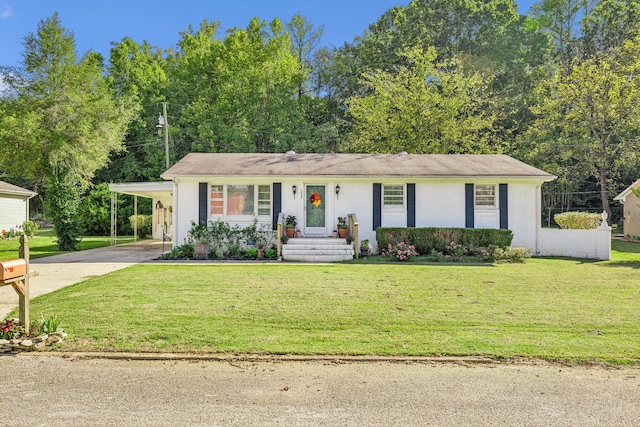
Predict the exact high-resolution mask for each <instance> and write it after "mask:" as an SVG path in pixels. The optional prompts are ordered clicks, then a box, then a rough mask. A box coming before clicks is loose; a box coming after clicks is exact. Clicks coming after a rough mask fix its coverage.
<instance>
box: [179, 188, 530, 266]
mask: <svg viewBox="0 0 640 427" xmlns="http://www.w3.org/2000/svg"><path fill="white" fill-rule="evenodd" d="M205 181H206V180H205V179H202V178H201V179H196V178H192V179H189V180H185V179H180V180H177V182H176V188H175V189H174V207H175V208H174V227H175V228H174V232H175V238H174V242H175V244H182V243H183V242H184V239H185V238H186V237H187V233H188V231H189V229H190V228H191V221H194V222H197V221H198V183H199V182H205ZM208 182H209V183H216V184H239V183H252V184H273V182H280V183H281V184H282V202H281V203H282V205H281V211H282V213H283V214H284V215H285V216H286V215H295V216H296V217H297V219H298V228H299V229H300V230H304V217H305V205H306V195H305V185H306V184H311V185H314V184H315V185H318V184H324V185H326V194H325V199H324V200H323V203H324V206H325V209H326V219H327V221H326V230H325V231H326V235H327V236H329V235H331V232H332V230H333V229H335V228H336V226H337V217H339V216H347V215H348V214H351V213H355V214H356V215H357V218H358V222H359V238H360V239H361V240H362V239H368V240H369V241H370V242H371V243H372V245H373V247H375V231H373V183H374V182H376V183H381V184H407V183H415V185H416V200H415V202H416V227H464V226H465V183H474V180H473V178H456V179H453V178H452V179H420V180H417V179H398V178H392V179H385V178H378V177H374V178H370V179H364V178H361V179H354V178H345V179H341V178H335V177H332V178H330V179H326V178H324V179H322V178H317V179H314V178H310V179H308V180H307V179H304V178H297V179H279V178H277V177H276V178H273V177H267V178H264V177H262V178H251V177H242V178H234V177H216V178H215V179H213V178H211V179H209V180H208ZM482 183H491V184H496V185H498V184H504V183H506V184H508V192H509V195H508V202H509V217H508V220H509V229H511V230H512V231H513V234H514V239H513V246H522V247H527V248H529V249H531V250H532V252H534V253H535V251H536V250H537V248H536V237H537V232H538V229H539V226H538V225H539V221H540V219H539V218H540V212H539V208H538V203H539V202H538V200H539V192H540V189H539V185H540V182H539V181H538V180H506V179H496V180H493V181H490V182H487V181H486V180H483V181H482ZM337 184H338V185H340V194H339V196H338V197H336V195H335V186H336V185H337ZM293 185H295V186H296V188H297V192H296V196H295V199H294V196H293V192H292V186H293ZM405 197H406V187H405ZM272 200H273V199H272ZM405 208H406V203H405ZM491 215H493V216H492V217H491V221H492V224H493V225H495V226H496V227H497V226H498V225H499V224H498V222H497V221H498V219H499V216H498V211H497V210H494V211H493V212H491ZM402 216H403V217H402V218H399V217H396V218H393V220H394V221H395V223H399V224H401V226H405V225H406V209H405V210H404V211H402ZM477 219H478V217H477V216H476V220H477ZM223 220H227V219H225V218H223ZM390 221H391V218H385V217H384V212H383V225H386V223H385V222H388V223H389V224H391V223H390ZM232 224H233V223H232Z"/></svg>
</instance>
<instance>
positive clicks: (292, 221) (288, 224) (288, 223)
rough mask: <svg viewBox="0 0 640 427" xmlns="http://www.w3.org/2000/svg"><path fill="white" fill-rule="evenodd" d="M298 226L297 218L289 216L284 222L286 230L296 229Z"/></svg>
mask: <svg viewBox="0 0 640 427" xmlns="http://www.w3.org/2000/svg"><path fill="white" fill-rule="evenodd" d="M296 225H298V221H296V216H295V215H287V217H286V218H285V220H284V226H285V228H296Z"/></svg>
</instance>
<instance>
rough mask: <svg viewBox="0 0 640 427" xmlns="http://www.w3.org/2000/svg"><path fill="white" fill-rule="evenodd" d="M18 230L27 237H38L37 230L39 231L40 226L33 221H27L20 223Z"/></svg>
mask: <svg viewBox="0 0 640 427" xmlns="http://www.w3.org/2000/svg"><path fill="white" fill-rule="evenodd" d="M20 228H21V229H22V232H23V233H24V234H25V235H26V236H27V237H35V236H37V235H38V230H39V229H40V226H39V225H38V224H36V223H35V222H33V221H29V220H27V221H25V222H23V223H22V225H21V226H20Z"/></svg>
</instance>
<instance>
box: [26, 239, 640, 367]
mask: <svg viewBox="0 0 640 427" xmlns="http://www.w3.org/2000/svg"><path fill="white" fill-rule="evenodd" d="M614 248H615V250H614V252H613V255H614V259H613V260H611V261H606V262H594V261H588V260H575V259H552V258H547V259H545V258H537V259H531V260H529V261H528V262H527V263H526V264H498V265H485V266H482V265H455V264H445V265H437V264H432V265H425V264H419V263H415V264H414V263H409V264H402V263H389V264H334V265H292V264H249V265H247V264H215V265H138V266H134V267H131V268H128V269H125V270H121V271H118V272H115V273H112V274H109V275H106V276H103V277H99V278H94V279H90V280H88V281H85V282H82V283H80V284H77V285H74V286H70V287H68V288H65V289H61V290H59V291H57V292H54V293H52V294H49V295H45V296H42V297H39V298H36V299H34V300H33V301H32V306H31V312H32V313H33V315H34V316H39V315H40V313H43V314H45V315H51V314H54V313H55V314H57V315H58V316H59V317H60V318H61V319H62V321H63V327H64V328H65V330H66V331H67V332H68V333H69V339H68V340H67V341H66V342H65V343H64V344H63V346H62V347H61V349H63V350H102V351H152V352H155V351H159V352H241V353H270V354H289V353H295V354H345V355H352V354H381V355H474V356H475V355H481V356H488V357H493V358H512V357H520V356H524V357H535V358H543V359H549V360H563V361H570V362H584V361H602V362H609V363H618V364H637V363H640V275H639V274H638V269H639V268H640V254H639V253H638V251H640V244H633V243H620V242H614Z"/></svg>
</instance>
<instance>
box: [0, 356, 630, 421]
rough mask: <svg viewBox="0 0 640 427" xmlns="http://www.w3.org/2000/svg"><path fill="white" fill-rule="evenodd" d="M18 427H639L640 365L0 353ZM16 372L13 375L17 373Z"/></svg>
mask: <svg viewBox="0 0 640 427" xmlns="http://www.w3.org/2000/svg"><path fill="white" fill-rule="evenodd" d="M0 366H1V367H2V371H3V372H4V373H5V375H3V376H1V377H0V387H2V389H3V390H5V392H6V394H5V397H4V398H3V399H0V413H2V414H5V415H4V416H3V417H2V418H0V425H7V426H45V425H46V426H86V425H92V426H111V425H120V426H180V425H189V426H217V425H220V426H247V425H261V426H276V425H278V426H280V425H296V426H319V425H320V426H322V425H326V426H329V425H330V426H335V425H341V426H351V425H354V426H355V425H377V426H397V425H431V426H451V425H478V426H485V425H486V426H500V425H504V426H507V425H508V426H513V425H520V426H540V425H554V426H600V425H608V426H633V425H637V422H638V420H639V419H640V368H638V367H626V368H608V367H602V366H578V367H567V366H562V365H555V364H551V363H545V362H536V361H527V362H526V363H518V362H503V363H473V364H469V363H464V362H457V363H451V362H437V361H423V362H415V361H414V362H406V361H405V362H391V361H385V362H365V363H362V362H356V361H338V360H335V361H332V360H308V361H291V360H278V359H277V358H273V359H271V360H269V361H267V360H259V361H251V360H242V359H234V358H230V359H229V360H223V361H203V360H189V361H184V360H113V359H99V358H98V359H94V358H85V357H77V356H71V357H70V356H67V357H61V356H51V355H37V354H36V355H34V354H29V355H26V354H23V355H20V356H1V357H0ZM7 373H8V375H7Z"/></svg>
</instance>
